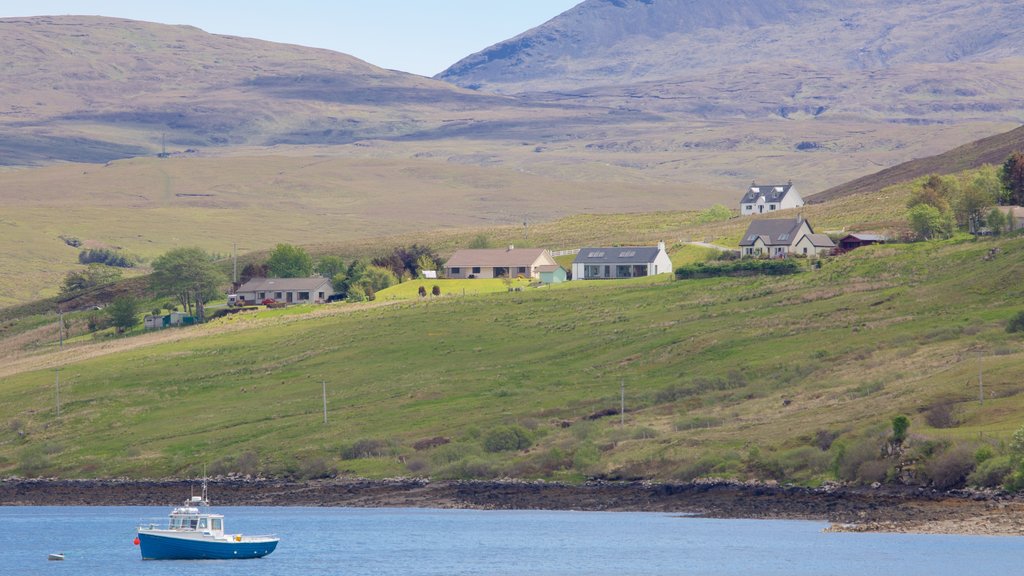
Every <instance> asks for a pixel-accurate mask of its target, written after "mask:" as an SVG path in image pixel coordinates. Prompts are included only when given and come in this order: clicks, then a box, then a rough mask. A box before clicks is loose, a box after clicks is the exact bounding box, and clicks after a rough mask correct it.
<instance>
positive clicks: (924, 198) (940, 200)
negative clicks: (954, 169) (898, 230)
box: [907, 174, 956, 213]
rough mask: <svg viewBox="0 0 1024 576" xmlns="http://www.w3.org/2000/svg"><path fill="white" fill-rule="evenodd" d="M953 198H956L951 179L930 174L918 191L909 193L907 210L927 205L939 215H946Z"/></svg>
mask: <svg viewBox="0 0 1024 576" xmlns="http://www.w3.org/2000/svg"><path fill="white" fill-rule="evenodd" d="M954 196H956V182H955V181H954V180H953V179H951V178H943V177H942V176H938V175H936V174H932V175H931V176H929V177H928V180H926V181H925V182H924V184H922V185H921V188H920V189H919V190H915V191H914V192H912V193H911V195H910V200H908V201H907V208H913V207H915V206H918V205H920V204H927V205H928V206H933V207H935V208H936V209H938V211H939V212H940V213H947V212H949V207H950V202H951V200H952V199H953V197H954Z"/></svg>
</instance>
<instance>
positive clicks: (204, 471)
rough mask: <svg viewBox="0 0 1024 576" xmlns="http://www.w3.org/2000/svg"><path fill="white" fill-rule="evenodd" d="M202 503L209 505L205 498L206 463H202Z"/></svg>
mask: <svg viewBox="0 0 1024 576" xmlns="http://www.w3.org/2000/svg"><path fill="white" fill-rule="evenodd" d="M203 504H205V505H206V506H209V505H210V503H209V502H208V501H207V500H206V464H203Z"/></svg>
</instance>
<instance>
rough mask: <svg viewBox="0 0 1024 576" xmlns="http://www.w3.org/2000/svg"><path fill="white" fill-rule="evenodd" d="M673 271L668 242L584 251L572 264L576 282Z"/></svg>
mask: <svg viewBox="0 0 1024 576" xmlns="http://www.w3.org/2000/svg"><path fill="white" fill-rule="evenodd" d="M671 271H672V260H671V259H670V258H669V257H668V252H666V251H665V243H664V242H658V245H657V246H613V247H607V248H584V249H582V250H580V252H579V254H577V255H576V259H575V260H573V261H572V279H573V280H610V279H615V278H637V277H640V276H654V275H655V274H664V273H667V272H671Z"/></svg>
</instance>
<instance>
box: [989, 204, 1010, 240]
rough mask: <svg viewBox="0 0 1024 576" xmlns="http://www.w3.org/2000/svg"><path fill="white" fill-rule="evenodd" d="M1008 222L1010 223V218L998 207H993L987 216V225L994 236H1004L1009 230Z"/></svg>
mask: <svg viewBox="0 0 1024 576" xmlns="http://www.w3.org/2000/svg"><path fill="white" fill-rule="evenodd" d="M1007 222H1009V218H1007V215H1006V214H1003V211H1002V210H1000V209H999V207H997V206H993V207H992V209H990V210H989V211H988V214H987V215H986V216H985V224H987V225H988V229H989V230H991V231H992V233H993V234H1002V233H1003V231H1004V230H1006V228H1007V225H1006V224H1007Z"/></svg>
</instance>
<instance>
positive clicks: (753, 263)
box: [676, 258, 803, 280]
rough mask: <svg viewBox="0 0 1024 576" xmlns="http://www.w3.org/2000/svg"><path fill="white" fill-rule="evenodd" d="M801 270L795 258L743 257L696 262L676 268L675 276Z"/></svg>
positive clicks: (777, 273) (681, 277)
mask: <svg viewBox="0 0 1024 576" xmlns="http://www.w3.org/2000/svg"><path fill="white" fill-rule="evenodd" d="M801 270H803V267H802V266H800V263H798V262H796V261H795V260H790V259H784V260H766V259H765V260H762V259H757V258H744V259H742V260H736V261H733V262H728V263H709V262H697V263H695V264H688V265H686V266H680V267H679V268H676V278H678V279H680V280H687V279H691V278H713V277H716V276H755V275H761V276H782V275H785V274H796V273H798V272H800V271H801Z"/></svg>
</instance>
